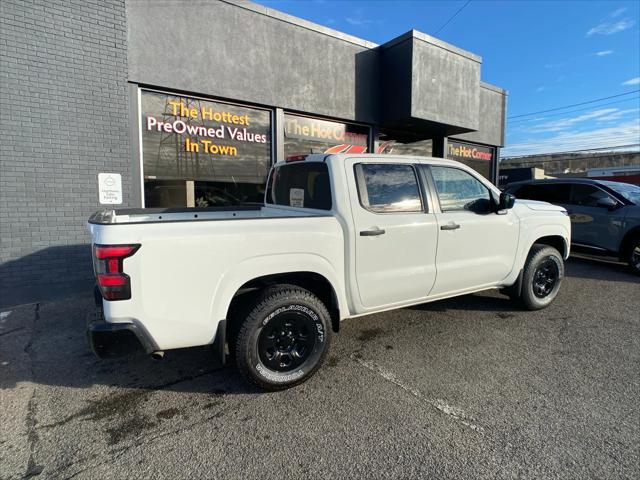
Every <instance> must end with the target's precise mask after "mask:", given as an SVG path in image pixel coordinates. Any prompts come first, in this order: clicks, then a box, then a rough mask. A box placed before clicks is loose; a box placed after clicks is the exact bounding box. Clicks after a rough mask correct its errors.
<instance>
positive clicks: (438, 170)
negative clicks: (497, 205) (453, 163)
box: [431, 166, 492, 213]
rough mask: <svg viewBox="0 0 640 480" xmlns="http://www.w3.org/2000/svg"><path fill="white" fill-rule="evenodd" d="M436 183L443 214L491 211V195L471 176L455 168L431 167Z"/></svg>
mask: <svg viewBox="0 0 640 480" xmlns="http://www.w3.org/2000/svg"><path fill="white" fill-rule="evenodd" d="M431 173H432V175H433V179H434V180H435V182H436V188H437V190H438V198H439V199H440V208H441V209H442V211H443V212H454V211H461V210H469V211H472V212H475V213H486V212H489V211H491V209H492V205H491V195H490V193H489V189H488V188H487V187H485V186H484V185H483V184H482V182H480V181H479V180H478V179H477V178H475V177H474V176H473V175H471V174H469V173H467V172H465V171H464V170H460V169H457V168H450V167H435V166H434V167H431Z"/></svg>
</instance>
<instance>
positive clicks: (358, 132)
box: [284, 114, 370, 159]
mask: <svg viewBox="0 0 640 480" xmlns="http://www.w3.org/2000/svg"><path fill="white" fill-rule="evenodd" d="M369 130H370V129H369V127H367V126H364V125H353V124H350V123H339V122H330V121H328V120H320V119H317V118H309V117H302V116H299V115H291V114H285V115H284V155H285V158H286V159H291V158H295V157H298V156H301V155H308V154H310V153H365V152H366V151H367V145H368V142H369Z"/></svg>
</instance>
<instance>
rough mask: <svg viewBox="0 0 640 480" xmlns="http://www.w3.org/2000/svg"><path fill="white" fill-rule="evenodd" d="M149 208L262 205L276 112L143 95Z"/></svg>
mask: <svg viewBox="0 0 640 480" xmlns="http://www.w3.org/2000/svg"><path fill="white" fill-rule="evenodd" d="M140 114H141V119H140V127H141V138H142V163H143V172H142V173H143V176H144V190H145V191H144V197H145V205H146V206H147V207H170V206H190V207H191V206H200V205H210V206H218V205H220V206H224V205H230V204H234V203H233V202H235V201H236V200H240V201H260V197H261V193H263V192H264V184H265V182H266V177H267V174H268V172H269V167H270V166H271V112H270V111H269V110H264V109H258V108H249V107H244V106H240V105H233V104H227V103H222V102H215V101H210V100H203V99H200V98H194V97H187V96H182V95H173V94H166V93H160V92H151V91H146V90H143V91H141V112H140Z"/></svg>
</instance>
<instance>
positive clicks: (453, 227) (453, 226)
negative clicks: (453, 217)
mask: <svg viewBox="0 0 640 480" xmlns="http://www.w3.org/2000/svg"><path fill="white" fill-rule="evenodd" d="M459 228H460V225H458V224H457V223H455V222H449V223H447V224H446V225H442V226H441V227H440V230H457V229H459Z"/></svg>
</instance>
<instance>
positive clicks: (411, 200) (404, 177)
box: [355, 163, 423, 213]
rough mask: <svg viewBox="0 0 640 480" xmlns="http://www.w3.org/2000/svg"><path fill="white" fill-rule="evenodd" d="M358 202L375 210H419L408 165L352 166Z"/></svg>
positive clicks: (415, 184) (419, 201)
mask: <svg viewBox="0 0 640 480" xmlns="http://www.w3.org/2000/svg"><path fill="white" fill-rule="evenodd" d="M355 172H356V180H357V182H358V192H359V195H360V203H361V205H362V206H363V207H364V208H366V209H367V210H370V211H372V212H375V213H397V212H422V210H423V209H422V199H421V197H420V188H419V187H418V179H417V177H416V172H415V170H414V168H413V167H412V166H411V165H396V164H385V163H381V164H371V163H360V164H357V165H356V166H355Z"/></svg>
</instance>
